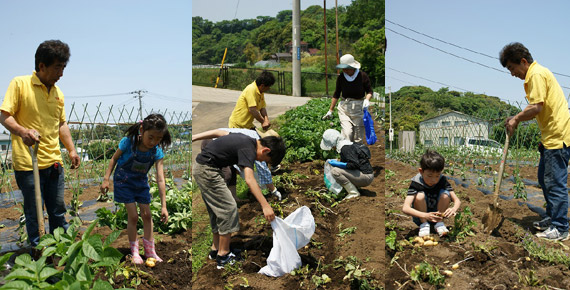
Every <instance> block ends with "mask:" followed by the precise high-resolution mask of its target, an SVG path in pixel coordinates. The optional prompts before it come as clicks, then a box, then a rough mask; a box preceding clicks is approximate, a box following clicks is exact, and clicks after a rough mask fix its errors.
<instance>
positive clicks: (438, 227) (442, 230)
mask: <svg viewBox="0 0 570 290" xmlns="http://www.w3.org/2000/svg"><path fill="white" fill-rule="evenodd" d="M435 231H436V232H437V234H438V235H439V236H440V237H443V236H447V233H449V230H448V229H447V228H446V227H445V225H444V224H443V223H442V222H439V223H436V224H435Z"/></svg>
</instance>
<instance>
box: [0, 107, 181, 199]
mask: <svg viewBox="0 0 570 290" xmlns="http://www.w3.org/2000/svg"><path fill="white" fill-rule="evenodd" d="M144 113H146V114H144ZM151 113H159V114H162V115H163V116H164V118H165V119H166V121H167V124H168V130H169V133H170V135H171V136H172V144H171V146H170V147H169V148H168V149H167V150H166V152H165V158H164V168H165V173H166V177H169V176H168V173H169V172H171V171H180V170H182V171H184V175H185V176H189V175H190V158H191V157H190V156H191V154H190V147H191V146H190V145H191V144H190V143H191V136H192V122H191V112H189V111H184V112H168V111H166V110H165V111H149V110H144V111H143V114H144V116H147V115H148V114H151ZM139 120H140V117H139V110H138V108H135V107H125V106H123V107H114V106H110V107H104V106H103V105H102V104H101V103H99V104H98V105H96V106H93V105H89V104H85V105H82V106H79V105H76V104H75V103H74V104H72V105H71V110H70V111H69V115H68V119H67V121H68V124H69V127H70V130H71V135H72V139H73V142H74V144H75V147H76V150H77V151H78V154H79V155H80V158H81V159H82V163H81V166H80V167H79V169H76V170H69V166H70V164H69V158H68V157H67V153H66V150H65V147H64V146H63V145H62V144H60V145H61V148H62V156H63V162H64V168H65V169H66V170H65V173H66V176H65V182H66V190H69V189H72V190H77V189H80V188H85V187H88V186H98V185H99V184H100V183H101V181H102V179H103V177H104V174H105V170H106V169H107V166H108V164H109V163H108V162H109V158H110V157H111V156H112V155H113V153H114V152H115V151H116V150H117V148H118V147H117V145H118V142H119V141H120V140H121V138H122V137H123V136H124V132H125V129H126V128H128V127H130V126H131V125H132V124H134V123H136V122H138V121H139ZM9 156H11V149H8V150H6V151H5V152H3V154H2V160H3V161H4V162H5V164H6V165H7V166H5V167H4V170H2V174H1V175H0V182H1V192H2V194H1V200H0V203H2V204H5V205H6V204H7V200H8V199H9V200H10V201H11V202H16V201H20V198H17V197H16V196H15V194H14V192H15V190H16V189H15V188H14V186H15V181H14V174H13V170H12V169H11V166H10V163H11V161H10V158H9ZM152 172H154V170H151V173H152ZM66 194H67V193H66Z"/></svg>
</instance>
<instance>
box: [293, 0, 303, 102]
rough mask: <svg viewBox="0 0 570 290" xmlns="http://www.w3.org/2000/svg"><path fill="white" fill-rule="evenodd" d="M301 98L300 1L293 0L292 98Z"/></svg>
mask: <svg viewBox="0 0 570 290" xmlns="http://www.w3.org/2000/svg"><path fill="white" fill-rule="evenodd" d="M300 96H301V0H293V97H300Z"/></svg>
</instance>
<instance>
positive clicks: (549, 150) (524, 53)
mask: <svg viewBox="0 0 570 290" xmlns="http://www.w3.org/2000/svg"><path fill="white" fill-rule="evenodd" d="M500 61H501V64H502V65H503V67H506V68H507V69H508V70H509V71H510V72H511V75H512V76H514V77H517V78H520V79H521V80H524V90H525V92H526V99H527V100H528V105H527V106H526V107H525V108H524V110H523V111H522V112H520V113H518V114H517V115H516V116H512V117H508V118H507V119H506V120H505V126H506V129H507V132H508V134H509V136H511V135H512V134H513V132H514V130H515V129H516V128H517V126H518V124H519V123H520V122H521V121H528V120H531V119H534V118H536V121H537V122H538V127H539V128H540V133H541V138H540V142H541V144H540V146H539V150H540V161H539V164H538V183H539V184H540V186H541V188H542V192H543V194H544V199H545V200H546V217H544V219H542V220H541V221H537V222H534V223H533V225H534V227H535V228H536V229H537V230H539V231H541V232H538V233H537V234H536V236H537V237H540V238H544V239H548V240H554V241H565V240H567V239H568V190H567V183H568V181H567V179H568V170H567V168H568V160H569V159H570V148H569V146H570V113H569V112H568V102H567V101H566V98H565V97H564V92H563V91H562V88H561V87H560V85H559V84H558V82H557V81H556V78H555V77H554V75H553V74H552V72H550V70H548V69H547V68H545V67H543V66H541V65H539V64H538V63H537V62H536V61H533V59H532V56H531V54H530V52H529V51H528V49H527V48H526V47H525V46H524V45H522V44H521V43H518V42H514V43H510V44H508V45H506V46H505V47H504V48H503V49H502V50H501V53H500Z"/></svg>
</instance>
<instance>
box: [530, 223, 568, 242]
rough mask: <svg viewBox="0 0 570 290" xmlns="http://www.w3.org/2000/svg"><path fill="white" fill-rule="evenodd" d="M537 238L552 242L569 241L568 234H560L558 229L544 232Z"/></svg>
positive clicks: (552, 228) (551, 228)
mask: <svg viewBox="0 0 570 290" xmlns="http://www.w3.org/2000/svg"><path fill="white" fill-rule="evenodd" d="M536 236H537V237H539V238H543V239H547V240H551V241H566V240H568V232H559V231H558V229H557V228H555V227H552V226H551V227H550V228H548V229H547V230H545V231H544V232H540V233H537V234H536Z"/></svg>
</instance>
